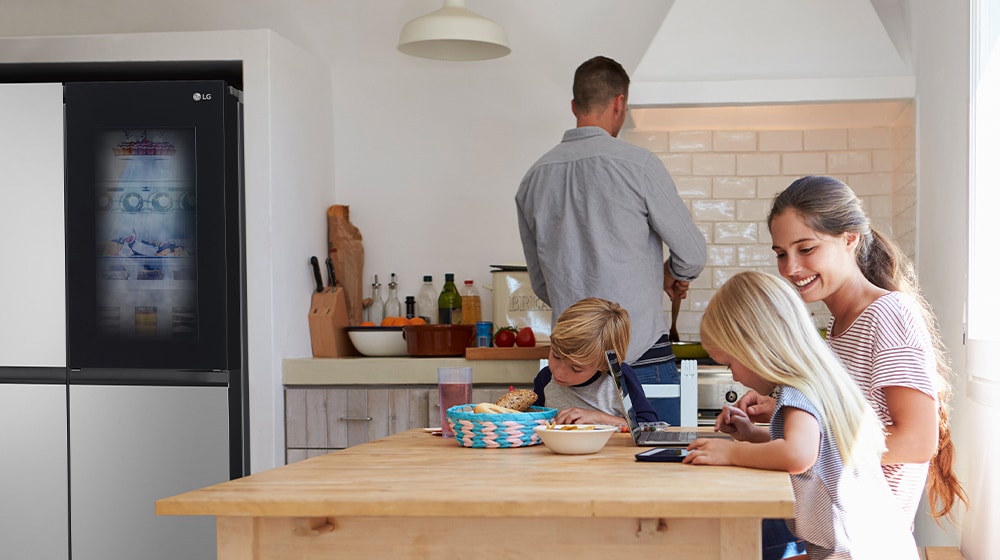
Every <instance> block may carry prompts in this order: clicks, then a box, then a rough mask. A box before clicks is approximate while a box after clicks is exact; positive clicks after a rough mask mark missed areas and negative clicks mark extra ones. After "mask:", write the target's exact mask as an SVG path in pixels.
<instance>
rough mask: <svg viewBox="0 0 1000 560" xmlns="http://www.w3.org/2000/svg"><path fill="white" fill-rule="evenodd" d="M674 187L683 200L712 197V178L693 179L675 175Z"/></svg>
mask: <svg viewBox="0 0 1000 560" xmlns="http://www.w3.org/2000/svg"><path fill="white" fill-rule="evenodd" d="M673 177H674V185H676V186H677V193H678V194H680V195H681V198H710V197H711V196H712V178H711V177H692V176H690V175H688V176H678V175H674V176H673Z"/></svg>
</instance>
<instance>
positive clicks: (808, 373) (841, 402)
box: [701, 271, 885, 466]
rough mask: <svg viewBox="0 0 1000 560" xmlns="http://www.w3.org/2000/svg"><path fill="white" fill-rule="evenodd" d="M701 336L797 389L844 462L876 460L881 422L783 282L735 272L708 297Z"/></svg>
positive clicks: (882, 445) (759, 372)
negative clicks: (829, 434)
mask: <svg viewBox="0 0 1000 560" xmlns="http://www.w3.org/2000/svg"><path fill="white" fill-rule="evenodd" d="M701 339H702V343H703V344H705V346H706V347H707V348H709V349H715V350H720V351H722V352H724V353H726V354H728V355H729V356H731V357H732V358H733V359H734V360H736V361H738V362H739V363H741V364H743V365H744V366H745V367H747V368H748V369H749V370H750V371H752V372H754V373H755V374H757V375H759V376H760V377H761V378H762V379H764V380H766V381H767V382H769V383H773V384H775V385H778V386H788V387H794V388H796V389H798V390H799V391H801V392H802V394H803V395H805V396H806V398H808V399H809V401H810V402H812V403H813V404H814V405H815V406H816V408H817V409H818V411H819V413H820V418H819V421H820V423H821V424H822V425H823V427H824V428H825V429H826V430H828V431H829V432H830V433H831V434H832V435H833V438H834V440H835V441H836V442H837V446H838V448H839V449H840V457H841V459H843V462H844V464H845V465H846V466H860V465H868V466H871V465H872V464H873V463H874V465H878V464H879V462H880V460H881V457H882V453H884V452H885V432H884V431H883V430H882V423H881V422H880V421H879V418H878V416H877V415H876V414H875V410H874V409H872V407H871V405H870V404H869V403H868V401H867V400H865V398H864V396H863V395H862V394H861V390H860V389H859V388H858V386H857V384H856V383H855V382H854V380H853V379H852V378H851V376H850V374H849V373H848V372H847V370H846V369H844V366H843V365H842V364H841V362H840V360H839V359H838V358H837V356H836V354H834V353H833V350H831V349H830V347H829V345H827V343H826V342H825V341H824V340H823V339H822V338H821V337H820V335H819V332H818V331H817V330H816V327H815V326H814V325H813V321H812V318H811V317H810V315H809V311H808V310H807V309H806V306H805V303H803V301H802V298H801V297H799V295H798V294H797V293H795V291H794V290H792V288H791V286H789V285H788V283H787V282H785V281H784V280H782V279H780V278H778V277H776V276H771V275H769V274H764V273H762V272H756V271H746V272H741V273H738V274H736V275H735V276H733V277H732V278H730V279H729V281H728V282H726V283H725V284H724V285H723V286H722V288H720V289H719V291H718V292H717V293H716V294H715V296H714V297H713V298H712V300H711V301H710V302H709V304H708V308H707V309H706V310H705V315H704V317H703V318H702V321H701Z"/></svg>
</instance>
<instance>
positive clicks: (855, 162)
mask: <svg viewBox="0 0 1000 560" xmlns="http://www.w3.org/2000/svg"><path fill="white" fill-rule="evenodd" d="M827 169H828V170H829V173H831V174H836V173H868V172H869V171H871V170H872V153H871V152H868V151H851V152H830V154H829V155H828V156H827Z"/></svg>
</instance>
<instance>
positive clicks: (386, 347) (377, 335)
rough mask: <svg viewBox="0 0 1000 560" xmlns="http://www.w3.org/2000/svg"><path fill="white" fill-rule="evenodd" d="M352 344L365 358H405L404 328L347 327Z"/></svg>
mask: <svg viewBox="0 0 1000 560" xmlns="http://www.w3.org/2000/svg"><path fill="white" fill-rule="evenodd" d="M347 336H348V338H350V339H351V344H353V345H354V347H355V348H357V350H358V352H361V354H362V355H364V356H405V355H406V339H404V338H403V327H347Z"/></svg>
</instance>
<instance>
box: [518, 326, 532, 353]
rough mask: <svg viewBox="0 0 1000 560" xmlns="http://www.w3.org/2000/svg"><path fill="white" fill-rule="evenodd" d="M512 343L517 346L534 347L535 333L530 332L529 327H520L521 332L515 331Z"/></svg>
mask: <svg viewBox="0 0 1000 560" xmlns="http://www.w3.org/2000/svg"><path fill="white" fill-rule="evenodd" d="M514 342H515V343H517V345H518V346H521V347H524V348H530V347H532V346H534V345H535V333H534V332H532V330H531V327H521V330H519V331H517V337H516V338H515V339H514Z"/></svg>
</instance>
